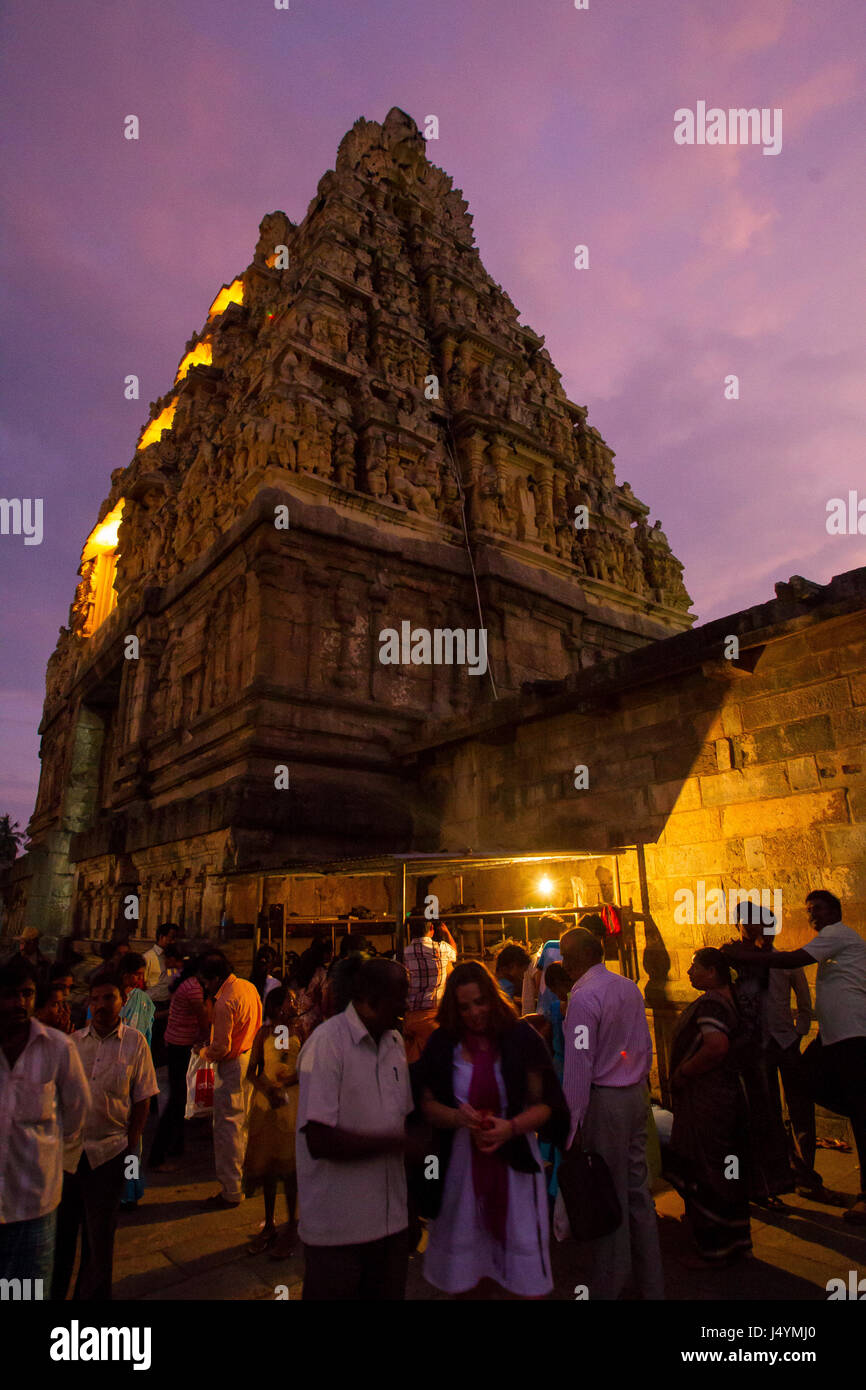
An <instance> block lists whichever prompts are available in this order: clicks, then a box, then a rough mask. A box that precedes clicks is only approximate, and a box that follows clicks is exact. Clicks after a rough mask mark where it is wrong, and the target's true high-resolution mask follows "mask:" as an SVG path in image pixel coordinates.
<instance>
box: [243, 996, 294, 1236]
mask: <svg viewBox="0 0 866 1390" xmlns="http://www.w3.org/2000/svg"><path fill="white" fill-rule="evenodd" d="M297 1014H298V1011H297V1003H296V999H295V995H294V994H293V992H292V991H291V990H290V989H287V988H286V987H285V986H283V987H282V988H280V989H272V990H270V991H269V993H268V996H267V999H266V1000H265V1005H264V1020H265V1021H264V1023H263V1024H262V1026H261V1028H260V1029H259V1031H258V1033H257V1034H256V1036H255V1039H254V1041H253V1046H252V1050H251V1052H250V1065H249V1072H248V1076H249V1079H250V1081H251V1082H252V1085H253V1097H252V1101H251V1103H250V1113H249V1122H248V1123H249V1131H248V1138H247V1152H246V1158H245V1160H244V1192H245V1195H246V1196H248V1197H250V1196H252V1195H253V1194H254V1193H255V1192H256V1190H257V1189H258V1187H259V1185H261V1188H262V1192H263V1195H264V1199H265V1224H264V1227H263V1228H262V1230H261V1231H260V1232H259V1234H258V1235H257V1236H255V1237H254V1238H253V1240H252V1242H251V1243H250V1254H251V1255H258V1254H260V1253H261V1252H262V1251H263V1250H270V1252H271V1257H272V1258H273V1259H276V1260H281V1259H286V1258H287V1257H288V1256H289V1255H290V1254H291V1251H292V1247H293V1245H294V1239H295V1204H296V1202H297V1196H298V1179H297V1173H296V1169H295V1125H296V1122H297V1116H298V1072H297V1062H298V1053H299V1052H300V1050H301V1044H300V1041H299V1039H298V1037H297V1031H296V1020H297ZM280 1182H282V1184H283V1189H284V1191H285V1194H286V1206H287V1208H288V1215H289V1221H288V1225H287V1226H286V1228H285V1230H284V1231H283V1232H282V1234H281V1235H280V1236H279V1238H278V1237H277V1228H276V1225H275V1223H274V1217H275V1214H276V1205H277V1184H278V1183H280Z"/></svg>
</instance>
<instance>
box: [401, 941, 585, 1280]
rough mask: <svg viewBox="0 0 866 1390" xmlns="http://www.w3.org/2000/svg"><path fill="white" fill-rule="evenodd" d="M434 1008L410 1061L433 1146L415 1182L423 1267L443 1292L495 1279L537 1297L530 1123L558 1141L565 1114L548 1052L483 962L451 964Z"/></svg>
mask: <svg viewBox="0 0 866 1390" xmlns="http://www.w3.org/2000/svg"><path fill="white" fill-rule="evenodd" d="M437 1018H438V1023H439V1027H438V1028H437V1030H436V1032H435V1033H433V1034H432V1036H431V1037H430V1038H429V1040H428V1042H427V1045H426V1047H425V1048H424V1052H423V1053H422V1055H421V1058H420V1060H419V1061H418V1062H417V1063H416V1064H415V1066H414V1067H413V1087H414V1088H415V1091H416V1097H417V1099H418V1102H419V1104H420V1107H421V1110H422V1112H423V1114H424V1116H425V1118H426V1119H427V1121H428V1123H429V1124H431V1125H432V1126H433V1129H434V1132H435V1136H436V1143H437V1147H438V1154H437V1157H438V1171H437V1173H436V1174H435V1175H433V1174H430V1177H429V1180H427V1181H424V1182H423V1183H421V1184H420V1191H419V1195H420V1198H421V1202H420V1205H421V1215H424V1216H427V1217H429V1218H430V1219H431V1221H432V1227H431V1232H430V1241H429V1244H428V1247H427V1251H426V1253H425V1256H424V1277H425V1278H426V1279H427V1280H428V1281H429V1282H430V1283H431V1284H433V1285H434V1286H435V1287H436V1288H439V1289H443V1290H444V1291H445V1292H446V1293H453V1294H461V1293H468V1292H469V1291H470V1290H471V1289H474V1288H475V1287H476V1286H477V1285H479V1284H480V1283H481V1282H482V1281H486V1280H493V1281H494V1282H495V1283H496V1284H498V1285H499V1286H500V1288H503V1289H507V1290H508V1291H509V1292H510V1293H513V1294H518V1295H521V1296H523V1297H524V1298H541V1297H543V1296H544V1295H545V1294H546V1293H548V1292H549V1291H550V1289H551V1288H552V1287H553V1280H552V1277H551V1271H550V1256H549V1246H548V1229H549V1224H548V1212H547V1196H546V1193H545V1181H544V1172H543V1169H542V1166H541V1161H540V1155H539V1149H538V1139H537V1138H536V1132H540V1133H542V1134H543V1135H544V1137H545V1139H547V1141H548V1142H550V1143H553V1144H562V1143H564V1141H565V1139H566V1137H567V1134H568V1124H569V1114H568V1105H567V1103H566V1101H565V1097H564V1096H563V1094H562V1089H561V1087H560V1085H559V1082H558V1081H557V1079H556V1075H555V1073H554V1070H553V1066H552V1063H551V1059H550V1054H549V1052H548V1050H547V1048H546V1047H545V1045H544V1043H543V1042H542V1041H541V1039H540V1038H539V1037H538V1035H537V1033H536V1032H534V1030H533V1029H532V1028H531V1027H530V1025H529V1024H528V1023H526V1022H525V1021H522V1020H520V1019H518V1017H517V1013H516V1010H515V1009H514V1006H513V1005H512V1004H511V1003H510V1002H509V1001H508V1000H507V999H506V998H505V996H504V995H503V994H502V993H501V992H500V991H499V990H498V989H497V987H496V982H495V980H494V979H493V977H492V975H491V974H490V973H489V971H488V970H486V969H485V967H484V966H483V965H481V964H480V962H478V961H464V962H463V964H461V965H458V966H456V967H455V969H454V970H453V972H452V974H451V975H450V976H449V977H448V982H447V984H446V986H445V993H444V995H443V997H442V1003H441V1004H440V1006H439V1013H438V1015H437ZM428 1161H429V1160H428ZM426 1178H427V1174H426V1173H425V1179H426Z"/></svg>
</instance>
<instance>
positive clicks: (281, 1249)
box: [270, 1231, 295, 1260]
mask: <svg viewBox="0 0 866 1390" xmlns="http://www.w3.org/2000/svg"><path fill="white" fill-rule="evenodd" d="M294 1249H295V1233H294V1231H283V1233H282V1235H281V1236H280V1237H279V1238H278V1239H277V1240H276V1241H275V1242H274V1246H273V1249H272V1250H271V1251H270V1258H271V1259H272V1260H288V1259H290V1258H291V1256H292V1254H293V1253H294Z"/></svg>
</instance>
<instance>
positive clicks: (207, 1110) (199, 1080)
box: [184, 1052, 214, 1120]
mask: <svg viewBox="0 0 866 1390" xmlns="http://www.w3.org/2000/svg"><path fill="white" fill-rule="evenodd" d="M208 1076H209V1077H210V1084H208ZM213 1083H214V1075H213V1066H212V1065H211V1063H210V1062H207V1061H205V1059H204V1057H201V1056H200V1055H199V1054H198V1053H197V1052H193V1053H192V1054H191V1055H190V1059H189V1066H188V1067H187V1072H186V1113H185V1115H184V1119H186V1120H191V1119H192V1118H193V1116H194V1115H210V1114H212V1113H213Z"/></svg>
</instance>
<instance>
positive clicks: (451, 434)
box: [445, 415, 499, 700]
mask: <svg viewBox="0 0 866 1390" xmlns="http://www.w3.org/2000/svg"><path fill="white" fill-rule="evenodd" d="M447 430H448V437H447V439H446V440H445V448H446V449H447V451H448V457H449V458H450V460H451V467H452V468H453V470H454V478H455V480H456V482H457V492H458V495H459V497H460V519H461V520H462V522H463V537H464V539H465V541H466V554H467V556H468V558H469V568H470V570H471V571H472V583H473V584H474V586H475V603H476V605H477V608H478V621H479V622H480V624H481V629H482V631H485V632H486V631H487V628H486V626H485V622H484V610H483V608H482V606H481V591H480V590H479V588H478V576H477V574H476V573H475V561H474V559H473V558H472V546H471V544H470V542H469V527H468V525H467V523H466V494H465V492H464V491H463V479H462V478H461V477H460V468H459V466H458V463H457V448H456V441H454V432H453V429H452V426H451V417H450V415H449V416H448V419H447ZM452 441H453V442H454V448H452ZM487 674H488V676H489V677H490V685H491V688H492V690H493V698H494V700H498V699H499V696H498V694H497V693H496V681H495V680H494V679H493V663H492V661H491V660H490V644H489V643H488V646H487Z"/></svg>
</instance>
